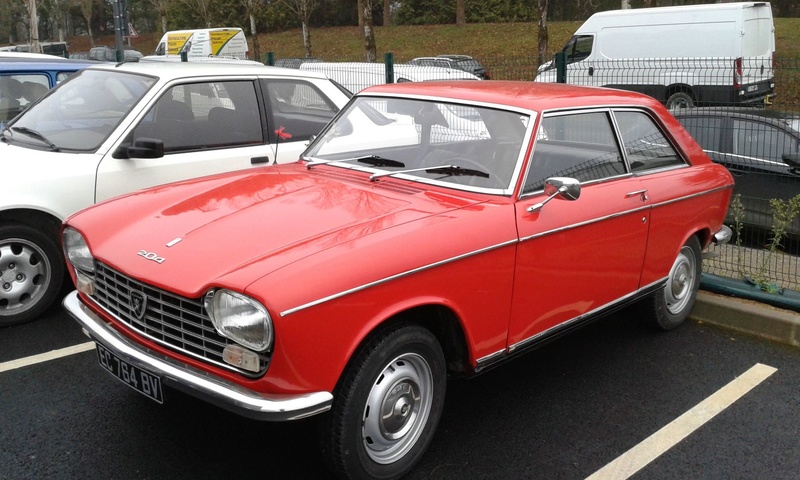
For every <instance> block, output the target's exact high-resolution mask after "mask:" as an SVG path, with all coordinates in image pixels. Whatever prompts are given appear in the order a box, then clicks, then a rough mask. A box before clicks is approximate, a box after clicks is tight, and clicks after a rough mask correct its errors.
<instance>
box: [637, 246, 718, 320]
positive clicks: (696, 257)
mask: <svg viewBox="0 0 800 480" xmlns="http://www.w3.org/2000/svg"><path fill="white" fill-rule="evenodd" d="M702 266H703V265H702V260H701V257H700V242H699V241H698V240H697V237H694V236H693V237H691V238H690V239H689V240H688V241H687V242H686V244H685V245H684V246H683V247H682V248H681V250H680V252H678V256H677V257H676V258H675V261H674V262H673V264H672V268H671V269H670V271H669V277H667V283H666V285H664V286H663V287H662V288H661V289H660V290H659V291H657V292H656V293H655V294H653V295H651V296H650V297H647V298H645V299H644V300H642V302H641V304H640V307H641V310H642V313H643V314H644V315H646V316H647V318H648V319H649V320H650V323H651V324H652V325H653V326H655V327H656V328H659V329H661V330H672V329H673V328H675V327H677V326H678V325H680V324H681V323H683V321H684V320H686V317H688V316H689V312H691V310H692V307H693V306H694V301H695V299H696V298H697V290H698V289H699V288H700V274H701V272H702Z"/></svg>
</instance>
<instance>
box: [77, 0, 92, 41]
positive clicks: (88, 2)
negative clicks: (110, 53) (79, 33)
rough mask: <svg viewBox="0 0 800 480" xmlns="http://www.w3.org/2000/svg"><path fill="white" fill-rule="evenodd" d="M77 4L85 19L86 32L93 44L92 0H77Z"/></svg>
mask: <svg viewBox="0 0 800 480" xmlns="http://www.w3.org/2000/svg"><path fill="white" fill-rule="evenodd" d="M78 6H79V7H80V9H81V15H83V19H84V20H86V33H88V34H89V39H90V40H91V42H92V45H94V34H93V33H92V9H93V7H94V0H78Z"/></svg>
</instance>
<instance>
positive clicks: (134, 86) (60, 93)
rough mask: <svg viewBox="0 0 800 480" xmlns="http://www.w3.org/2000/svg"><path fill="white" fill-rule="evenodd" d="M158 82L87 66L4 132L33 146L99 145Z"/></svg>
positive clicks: (76, 147) (90, 148)
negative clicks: (91, 68) (8, 130)
mask: <svg viewBox="0 0 800 480" xmlns="http://www.w3.org/2000/svg"><path fill="white" fill-rule="evenodd" d="M155 83H156V79H155V78H154V77H150V76H145V75H134V74H130V73H122V72H116V71H109V70H83V71H81V72H79V73H77V74H75V75H74V76H72V77H70V79H69V80H67V81H65V82H63V83H62V84H61V85H59V87H58V88H56V89H54V90H52V91H51V93H50V94H49V95H47V96H46V97H44V98H43V99H42V100H41V101H40V102H39V103H37V104H35V105H33V106H32V107H31V108H30V109H28V110H26V111H25V112H23V113H22V114H20V115H19V116H18V117H17V118H16V119H14V121H13V122H12V123H11V124H10V125H9V127H10V130H11V135H10V136H9V134H8V132H6V134H5V136H4V138H5V140H6V141H8V142H11V143H14V144H18V145H22V146H30V147H32V148H48V145H49V148H51V149H53V150H59V151H80V152H91V151H94V150H97V148H99V147H100V145H102V143H103V142H105V140H106V138H108V136H109V135H110V134H111V132H112V131H114V129H115V128H116V127H117V125H119V123H120V122H121V121H122V119H123V118H125V117H126V116H127V114H128V112H129V111H130V110H131V109H132V108H133V107H134V106H135V105H136V104H137V103H139V101H140V100H141V99H142V97H143V96H144V95H145V93H147V91H148V90H149V89H150V88H151V87H152V86H153V85H154V84H155ZM26 132H35V135H31V134H28V133H26ZM43 139H46V141H43ZM42 143H45V145H44V146H43V145H42Z"/></svg>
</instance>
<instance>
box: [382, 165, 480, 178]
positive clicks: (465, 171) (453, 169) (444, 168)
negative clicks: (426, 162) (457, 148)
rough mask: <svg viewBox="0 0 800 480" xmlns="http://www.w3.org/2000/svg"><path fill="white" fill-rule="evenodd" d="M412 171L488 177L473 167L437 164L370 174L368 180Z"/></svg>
mask: <svg viewBox="0 0 800 480" xmlns="http://www.w3.org/2000/svg"><path fill="white" fill-rule="evenodd" d="M413 172H426V173H442V174H444V175H447V176H456V177H461V176H469V177H483V178H489V174H488V173H486V172H482V171H480V170H476V169H474V168H464V167H459V166H458V165H439V166H436V167H422V168H412V169H409V170H398V171H396V172H386V173H376V174H373V175H371V176H370V177H369V179H370V181H372V182H374V181H376V180H378V179H379V178H381V177H390V176H392V175H397V174H398V173H413Z"/></svg>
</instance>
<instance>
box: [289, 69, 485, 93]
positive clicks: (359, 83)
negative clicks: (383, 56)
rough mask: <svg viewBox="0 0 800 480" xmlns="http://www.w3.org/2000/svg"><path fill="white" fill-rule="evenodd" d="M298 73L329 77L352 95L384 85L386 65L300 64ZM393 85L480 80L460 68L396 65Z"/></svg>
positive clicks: (393, 70)
mask: <svg viewBox="0 0 800 480" xmlns="http://www.w3.org/2000/svg"><path fill="white" fill-rule="evenodd" d="M300 70H304V71H307V72H318V73H322V74H324V75H325V76H326V77H328V78H331V79H333V80H335V81H337V82H339V83H340V84H342V85H343V86H344V87H345V88H346V89H348V90H350V91H351V92H358V91H360V90H362V89H364V88H366V87H369V86H372V85H381V84H384V83H386V79H387V74H386V65H384V64H382V63H368V62H303V63H301V64H300ZM392 72H393V74H394V78H393V81H394V83H404V82H426V81H432V80H480V78H478V77H476V76H475V75H473V74H471V73H467V72H465V71H463V70H461V69H459V68H444V67H435V66H422V65H409V64H406V63H395V64H394V65H393V66H392Z"/></svg>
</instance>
